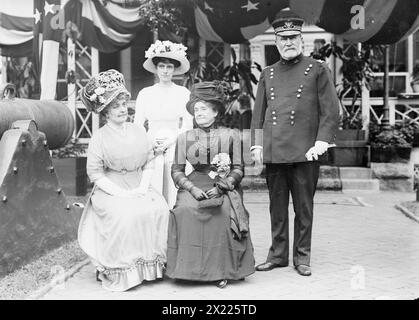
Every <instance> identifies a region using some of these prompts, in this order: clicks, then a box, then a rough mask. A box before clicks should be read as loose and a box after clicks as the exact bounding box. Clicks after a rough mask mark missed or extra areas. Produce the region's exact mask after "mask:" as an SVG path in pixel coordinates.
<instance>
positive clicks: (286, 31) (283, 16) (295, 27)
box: [272, 10, 304, 37]
mask: <svg viewBox="0 0 419 320" xmlns="http://www.w3.org/2000/svg"><path fill="white" fill-rule="evenodd" d="M303 24H304V20H303V19H302V18H301V17H299V16H298V15H297V14H295V13H294V12H293V11H291V10H282V11H280V12H278V13H277V15H276V16H275V19H274V21H273V22H272V27H273V28H274V31H275V34H276V35H279V36H284V37H286V36H295V35H299V34H301V30H302V28H303Z"/></svg>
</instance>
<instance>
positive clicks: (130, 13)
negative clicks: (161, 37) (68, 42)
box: [65, 0, 146, 52]
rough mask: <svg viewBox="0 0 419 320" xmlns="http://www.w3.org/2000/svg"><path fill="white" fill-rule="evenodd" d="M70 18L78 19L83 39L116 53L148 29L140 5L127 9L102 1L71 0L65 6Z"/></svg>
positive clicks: (100, 48)
mask: <svg viewBox="0 0 419 320" xmlns="http://www.w3.org/2000/svg"><path fill="white" fill-rule="evenodd" d="M65 16H66V21H72V22H74V23H75V24H76V25H77V27H78V28H79V31H80V32H81V41H82V42H83V43H84V44H86V45H88V46H91V47H94V48H96V49H98V50H99V51H101V52H115V51H118V50H121V49H124V48H126V47H128V46H129V45H130V44H131V41H132V40H133V39H134V37H135V34H136V33H137V32H141V31H145V30H146V26H145V24H144V21H143V19H142V18H141V17H139V15H138V7H133V8H126V7H124V6H123V3H122V4H121V5H118V4H117V3H112V2H108V3H107V4H106V5H105V6H104V5H103V4H101V2H100V1H98V0H93V1H91V0H77V1H70V2H69V3H67V5H66V6H65Z"/></svg>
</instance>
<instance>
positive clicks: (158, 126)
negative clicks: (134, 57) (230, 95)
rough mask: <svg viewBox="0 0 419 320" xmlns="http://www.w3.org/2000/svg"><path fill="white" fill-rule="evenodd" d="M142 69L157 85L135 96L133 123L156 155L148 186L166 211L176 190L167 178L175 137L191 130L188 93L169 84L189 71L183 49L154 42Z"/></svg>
mask: <svg viewBox="0 0 419 320" xmlns="http://www.w3.org/2000/svg"><path fill="white" fill-rule="evenodd" d="M146 58H147V60H146V61H145V62H144V64H143V66H144V69H146V70H147V71H149V72H151V73H154V74H156V75H157V77H158V80H159V81H158V82H157V83H156V84H154V85H153V86H150V87H146V88H144V89H142V90H141V91H140V92H139V93H138V96H137V101H136V105H135V118H134V123H138V124H140V125H144V126H145V127H146V128H147V129H148V131H147V134H148V135H149V137H150V138H151V140H152V141H153V146H154V149H155V152H156V156H157V157H156V159H155V170H154V174H153V179H152V182H151V183H152V185H153V186H154V187H155V189H156V190H157V191H158V192H160V193H161V194H162V195H163V196H164V198H165V199H166V201H167V203H168V205H169V207H170V208H172V207H173V205H174V204H175V200H176V188H175V185H174V184H173V181H172V179H171V176H170V168H171V165H172V160H173V155H174V151H175V147H174V146H175V142H176V138H177V136H178V134H179V133H180V132H184V131H186V130H189V129H192V127H193V123H192V120H193V119H192V116H191V115H190V114H188V112H186V108H185V106H186V103H187V102H188V100H189V95H190V92H189V90H188V89H187V88H185V87H183V86H179V85H177V84H175V83H174V82H173V76H174V75H181V74H184V73H185V72H187V71H188V70H189V61H188V60H187V59H186V47H185V46H183V45H182V44H178V43H173V42H170V41H163V42H161V41H159V40H158V41H156V43H154V44H152V45H151V46H150V48H149V49H148V50H147V51H146Z"/></svg>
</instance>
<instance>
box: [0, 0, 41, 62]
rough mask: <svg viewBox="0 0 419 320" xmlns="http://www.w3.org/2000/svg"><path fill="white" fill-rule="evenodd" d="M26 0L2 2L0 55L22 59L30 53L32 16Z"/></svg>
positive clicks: (0, 7)
mask: <svg viewBox="0 0 419 320" xmlns="http://www.w3.org/2000/svg"><path fill="white" fill-rule="evenodd" d="M27 4H28V0H2V1H1V5H0V55H1V56H13V57H24V56H29V55H30V54H31V52H32V29H33V16H32V6H31V5H30V6H28V5H27Z"/></svg>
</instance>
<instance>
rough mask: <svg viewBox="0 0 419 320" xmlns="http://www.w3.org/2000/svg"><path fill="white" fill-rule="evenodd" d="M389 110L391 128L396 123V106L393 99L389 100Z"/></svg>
mask: <svg viewBox="0 0 419 320" xmlns="http://www.w3.org/2000/svg"><path fill="white" fill-rule="evenodd" d="M388 109H389V114H388V117H389V118H388V119H389V123H390V125H391V126H393V125H394V124H395V123H396V105H395V101H394V100H393V99H389V100H388Z"/></svg>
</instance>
